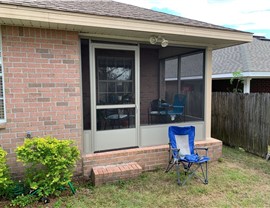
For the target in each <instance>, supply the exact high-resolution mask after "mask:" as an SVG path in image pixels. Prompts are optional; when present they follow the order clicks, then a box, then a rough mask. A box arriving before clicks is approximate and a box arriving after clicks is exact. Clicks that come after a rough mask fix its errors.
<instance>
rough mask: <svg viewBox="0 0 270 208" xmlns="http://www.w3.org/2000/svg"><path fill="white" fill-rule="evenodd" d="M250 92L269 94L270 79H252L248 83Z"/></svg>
mask: <svg viewBox="0 0 270 208" xmlns="http://www.w3.org/2000/svg"><path fill="white" fill-rule="evenodd" d="M250 92H263V93H270V78H269V79H252V80H251V81H250Z"/></svg>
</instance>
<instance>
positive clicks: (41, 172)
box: [16, 136, 80, 196]
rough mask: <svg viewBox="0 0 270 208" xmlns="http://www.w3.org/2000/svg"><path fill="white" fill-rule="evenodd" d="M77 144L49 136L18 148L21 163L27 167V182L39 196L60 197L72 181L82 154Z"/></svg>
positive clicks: (36, 138) (35, 139)
mask: <svg viewBox="0 0 270 208" xmlns="http://www.w3.org/2000/svg"><path fill="white" fill-rule="evenodd" d="M73 144H74V142H73V141H70V140H58V139H56V138H52V137H50V136H48V137H45V138H38V137H35V138H32V139H26V140H25V142H24V144H23V145H22V146H20V147H18V148H17V150H16V153H17V158H18V161H21V162H23V164H24V165H25V166H26V177H25V181H26V183H27V185H29V186H30V188H31V189H33V190H36V194H37V195H38V196H48V195H59V193H60V190H61V189H62V188H63V187H64V186H66V185H67V184H68V182H69V181H70V180H71V177H72V175H73V168H74V166H75V164H76V161H77V160H78V158H79V154H80V153H79V150H78V148H77V147H76V146H74V145H73Z"/></svg>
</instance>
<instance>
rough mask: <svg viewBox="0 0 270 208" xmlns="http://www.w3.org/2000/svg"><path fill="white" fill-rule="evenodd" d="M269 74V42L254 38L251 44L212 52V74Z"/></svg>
mask: <svg viewBox="0 0 270 208" xmlns="http://www.w3.org/2000/svg"><path fill="white" fill-rule="evenodd" d="M237 70H241V71H243V72H270V40H268V39H265V38H262V37H254V38H253V41H252V42H251V43H245V44H242V45H237V46H232V47H228V48H223V49H218V50H215V51H213V74H228V73H232V72H234V71H237Z"/></svg>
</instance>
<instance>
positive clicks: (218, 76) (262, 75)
mask: <svg viewBox="0 0 270 208" xmlns="http://www.w3.org/2000/svg"><path fill="white" fill-rule="evenodd" d="M242 75H243V77H244V78H270V72H242ZM232 77H233V74H232V73H227V74H213V75H212V79H230V78H232Z"/></svg>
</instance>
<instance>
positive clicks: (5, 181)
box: [0, 147, 13, 196]
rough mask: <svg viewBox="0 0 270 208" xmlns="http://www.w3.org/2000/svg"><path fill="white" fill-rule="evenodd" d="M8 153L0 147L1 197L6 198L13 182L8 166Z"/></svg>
mask: <svg viewBox="0 0 270 208" xmlns="http://www.w3.org/2000/svg"><path fill="white" fill-rule="evenodd" d="M6 155H7V152H6V151H5V150H3V149H2V147H0V196H6V195H7V194H8V193H7V192H8V190H9V189H10V187H11V186H12V184H13V182H12V180H11V179H10V173H9V169H8V166H7V164H6V162H7V160H6Z"/></svg>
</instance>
